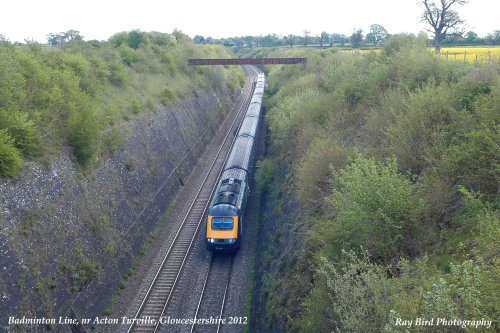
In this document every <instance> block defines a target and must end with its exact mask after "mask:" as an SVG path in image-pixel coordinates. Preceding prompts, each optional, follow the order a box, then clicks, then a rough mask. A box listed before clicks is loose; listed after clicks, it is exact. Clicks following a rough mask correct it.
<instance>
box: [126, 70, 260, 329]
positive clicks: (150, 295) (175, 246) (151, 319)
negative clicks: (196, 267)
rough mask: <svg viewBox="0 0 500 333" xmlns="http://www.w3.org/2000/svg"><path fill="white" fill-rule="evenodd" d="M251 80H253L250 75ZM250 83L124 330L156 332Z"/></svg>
mask: <svg viewBox="0 0 500 333" xmlns="http://www.w3.org/2000/svg"><path fill="white" fill-rule="evenodd" d="M245 70H246V71H247V74H248V77H250V78H251V77H253V76H254V75H255V70H254V69H253V68H251V67H247V68H246V69H245ZM250 81H252V80H251V79H250ZM252 91H253V84H251V82H249V83H248V84H246V86H245V90H244V92H243V94H242V95H243V96H242V99H241V101H240V103H239V106H238V109H237V115H236V117H235V118H234V120H233V121H232V123H231V124H230V126H229V129H228V131H227V134H226V135H225V137H224V139H223V142H222V144H220V146H219V147H218V148H217V153H216V156H215V158H214V159H213V161H212V163H211V165H210V168H209V171H208V172H207V173H206V175H205V178H204V180H203V182H202V184H201V185H200V187H199V189H198V191H197V193H196V195H195V199H194V200H193V201H192V203H191V205H190V207H189V210H188V213H187V214H186V215H185V217H184V219H183V221H182V223H181V226H180V227H179V229H178V231H177V233H176V234H175V236H174V238H173V240H172V242H171V245H170V246H169V247H168V249H167V251H166V254H165V255H164V258H163V261H162V262H161V264H160V268H159V269H158V271H157V273H156V275H155V277H154V278H153V281H152V283H151V285H150V286H149V288H148V290H147V292H146V295H145V297H144V299H143V301H142V303H141V305H140V306H139V309H138V310H137V313H136V314H135V317H134V318H133V319H131V320H130V321H131V323H130V326H129V327H128V330H127V332H157V330H158V328H159V327H160V318H161V317H162V316H163V314H164V312H165V309H166V308H167V305H168V303H169V301H170V299H171V297H172V294H173V291H174V289H175V286H176V283H177V281H178V279H179V276H180V275H181V272H182V268H183V266H184V264H185V262H186V258H187V257H188V254H189V250H190V248H191V246H192V244H193V241H194V239H195V237H196V233H197V231H198V229H199V227H200V225H201V222H202V219H203V214H204V211H205V209H206V207H207V205H208V201H209V200H210V197H211V193H212V190H213V187H214V184H215V182H216V180H217V178H218V177H219V174H220V171H221V168H222V166H223V165H224V162H225V160H226V158H227V155H228V153H229V151H230V149H231V145H232V142H233V135H232V134H233V133H234V132H235V129H237V128H238V126H239V124H240V122H241V119H242V117H241V115H242V114H244V111H245V110H246V108H247V106H248V103H249V101H250V98H251V96H252Z"/></svg>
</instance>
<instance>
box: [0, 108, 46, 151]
mask: <svg viewBox="0 0 500 333" xmlns="http://www.w3.org/2000/svg"><path fill="white" fill-rule="evenodd" d="M0 129H7V130H8V132H9V135H10V136H11V137H12V139H13V142H14V145H15V147H16V148H17V149H18V150H19V151H21V152H22V153H23V154H24V155H25V156H33V155H35V154H36V152H37V147H38V143H39V141H40V134H39V133H38V129H37V128H36V125H35V123H34V122H33V121H31V120H29V119H28V114H26V113H21V112H5V111H3V110H1V109H0Z"/></svg>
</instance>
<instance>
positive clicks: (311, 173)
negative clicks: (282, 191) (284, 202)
mask: <svg viewBox="0 0 500 333" xmlns="http://www.w3.org/2000/svg"><path fill="white" fill-rule="evenodd" d="M347 157H348V150H347V149H346V148H345V147H344V146H342V145H340V144H339V143H338V142H335V141H333V140H331V139H321V138H319V139H316V140H315V141H313V143H312V144H311V146H310V148H309V149H308V151H307V153H306V155H305V156H304V157H303V158H302V159H301V160H300V161H299V164H298V166H297V181H296V183H297V190H296V191H297V196H298V200H299V201H300V202H301V204H302V205H303V206H304V207H305V208H307V209H308V210H311V211H321V210H322V208H323V206H324V204H325V202H324V200H323V198H325V197H326V196H327V195H328V194H329V192H330V191H331V189H330V174H331V172H332V168H333V169H334V170H337V171H339V170H340V169H342V168H343V167H344V166H345V164H346V163H347Z"/></svg>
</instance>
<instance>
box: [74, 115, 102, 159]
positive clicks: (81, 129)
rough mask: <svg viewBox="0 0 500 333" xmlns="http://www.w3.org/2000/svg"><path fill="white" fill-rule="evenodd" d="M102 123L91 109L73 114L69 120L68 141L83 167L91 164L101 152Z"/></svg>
mask: <svg viewBox="0 0 500 333" xmlns="http://www.w3.org/2000/svg"><path fill="white" fill-rule="evenodd" d="M100 138H101V123H100V121H99V120H98V118H97V115H96V113H95V111H94V110H92V109H91V108H90V107H88V108H85V109H82V110H80V111H76V112H73V114H72V115H71V116H70V118H69V120H68V140H69V143H70V144H71V146H72V147H73V151H74V154H75V156H76V160H77V161H78V163H79V164H80V165H81V166H82V167H87V166H89V165H90V164H91V162H92V161H93V159H94V157H95V156H96V155H97V153H98V152H99V145H100Z"/></svg>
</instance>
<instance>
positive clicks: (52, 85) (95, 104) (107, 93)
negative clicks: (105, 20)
mask: <svg viewBox="0 0 500 333" xmlns="http://www.w3.org/2000/svg"><path fill="white" fill-rule="evenodd" d="M212 56H213V57H225V56H228V54H227V51H226V49H225V48H224V47H222V46H214V45H213V46H201V45H194V44H193V42H192V41H191V39H190V38H189V37H188V36H186V35H184V34H183V33H181V32H179V31H174V32H173V33H172V34H165V33H157V32H150V33H145V32H141V31H138V30H134V31H130V32H123V33H118V34H116V35H114V36H112V37H111V38H110V39H109V41H107V42H97V41H90V42H83V41H81V40H73V41H71V42H69V43H67V44H64V45H63V46H61V47H49V48H48V47H44V46H41V45H39V44H36V43H34V44H28V45H25V46H19V45H13V44H11V43H9V42H8V41H6V40H4V39H3V38H1V36H0V77H1V78H2V79H1V80H0V177H9V176H13V175H15V174H16V173H18V172H19V171H20V170H22V167H23V160H24V161H29V160H33V159H35V160H48V159H50V156H51V155H54V154H56V153H57V152H59V151H60V150H61V149H62V148H64V147H65V146H67V145H69V146H70V147H71V149H72V151H73V154H74V156H75V159H76V161H77V162H78V163H79V165H80V166H82V167H84V168H87V167H89V166H91V165H92V164H94V163H95V161H96V157H97V156H99V155H100V154H109V153H112V152H114V151H115V150H117V149H120V147H121V146H122V144H123V142H122V141H123V139H122V138H120V136H119V134H118V133H119V132H118V131H117V130H116V129H114V127H116V126H118V125H120V124H121V123H123V122H124V121H126V120H129V119H131V118H133V117H135V116H136V115H137V114H138V113H140V112H147V111H155V110H156V109H157V108H158V106H160V104H163V105H166V106H167V105H169V104H172V103H175V102H176V101H178V100H180V99H182V98H190V97H191V96H197V95H198V94H201V93H203V91H206V90H207V89H208V88H209V87H213V88H215V89H219V90H220V89H221V88H222V87H223V86H224V89H226V87H225V86H226V84H227V86H228V88H229V89H230V90H234V89H235V88H236V87H237V86H238V85H240V84H241V83H242V80H243V73H242V71H241V70H240V69H238V68H233V69H225V68H205V69H201V68H191V67H189V66H188V65H187V61H186V59H187V58H188V57H212Z"/></svg>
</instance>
